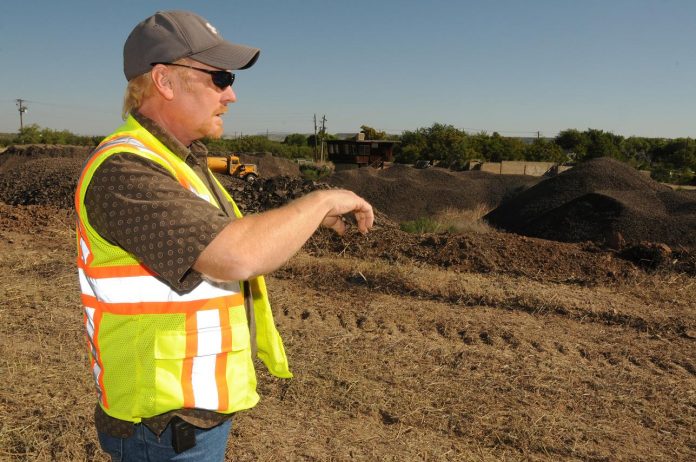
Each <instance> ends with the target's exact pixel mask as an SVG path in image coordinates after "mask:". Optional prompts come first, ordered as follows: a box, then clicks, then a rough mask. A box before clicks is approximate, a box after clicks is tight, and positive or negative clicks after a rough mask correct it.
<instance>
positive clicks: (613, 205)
mask: <svg viewBox="0 0 696 462" xmlns="http://www.w3.org/2000/svg"><path fill="white" fill-rule="evenodd" d="M484 218H485V219H486V220H487V221H488V222H489V223H490V224H492V225H493V226H495V227H497V228H500V229H503V230H506V231H509V232H514V233H517V234H522V235H525V236H533V237H540V238H543V239H549V240H555V241H563V242H582V241H593V242H595V243H598V244H600V245H610V246H612V247H618V248H621V247H623V246H625V245H631V244H638V243H641V242H658V243H665V244H668V245H669V246H673V247H675V248H687V249H693V248H694V247H695V246H696V194H694V193H693V192H691V191H673V190H672V189H670V188H669V187H667V186H664V185H662V184H660V183H657V182H655V181H653V180H652V179H650V178H649V177H647V176H645V175H643V174H641V173H640V172H638V171H637V170H635V169H634V168H631V167H630V166H628V165H626V164H624V163H622V162H619V161H616V160H614V159H609V158H599V159H594V160H591V161H588V162H585V163H583V164H580V165H578V166H576V167H574V168H573V169H571V170H568V171H566V172H563V173H562V174H560V175H558V176H556V177H553V178H549V179H547V180H545V181H542V182H540V183H539V184H537V185H535V186H533V187H531V188H529V189H528V190H526V191H523V192H521V193H520V194H519V195H517V196H516V197H514V198H512V199H511V200H509V201H507V202H505V203H503V204H501V205H500V206H499V207H497V208H496V209H495V210H493V211H491V212H490V213H489V214H487V215H486V216H485V217H484Z"/></svg>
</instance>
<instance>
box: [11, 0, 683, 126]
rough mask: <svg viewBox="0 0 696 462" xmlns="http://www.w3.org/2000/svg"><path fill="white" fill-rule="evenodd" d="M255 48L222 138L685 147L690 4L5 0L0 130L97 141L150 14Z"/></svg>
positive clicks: (670, 0) (117, 110) (117, 111)
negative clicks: (426, 133) (562, 139)
mask: <svg viewBox="0 0 696 462" xmlns="http://www.w3.org/2000/svg"><path fill="white" fill-rule="evenodd" d="M173 9H184V10H190V11H193V12H195V13H197V14H199V15H201V16H203V17H204V18H206V19H207V20H208V21H209V22H210V23H211V24H212V25H213V26H215V27H216V28H217V30H218V31H219V32H220V33H221V34H222V35H223V37H224V38H225V39H227V40H229V41H232V42H237V43H243V44H247V45H252V46H256V47H258V48H261V50H262V51H261V56H260V58H259V60H258V62H257V63H256V64H255V65H254V66H253V67H252V68H250V69H248V70H243V71H238V72H237V79H236V80H235V83H234V89H235V91H236V93H237V98H238V101H237V102H236V103H234V104H233V105H232V106H231V107H230V111H229V112H228V113H227V115H226V116H225V119H224V120H225V134H226V136H230V137H234V136H239V135H249V134H259V133H263V134H265V133H266V132H270V133H312V132H313V131H314V116H315V115H316V117H317V119H318V120H319V119H321V118H322V116H325V117H326V128H327V131H328V132H329V133H351V132H358V131H360V126H361V125H369V126H371V127H373V128H376V129H378V130H381V131H386V132H387V133H393V134H399V133H402V132H403V131H404V130H416V129H418V128H424V127H430V126H432V124H433V123H441V124H448V125H452V126H454V127H456V128H459V129H462V130H466V131H467V132H481V131H485V132H487V133H489V134H490V133H493V132H495V131H497V132H499V133H500V134H501V135H503V136H523V137H524V136H536V135H537V132H539V134H540V135H541V136H546V137H553V136H555V135H557V134H558V132H559V131H562V130H565V129H569V128H575V129H578V130H581V131H582V130H586V129H588V128H594V129H600V130H605V131H610V132H613V133H615V134H618V135H623V136H645V137H665V138H677V137H691V138H694V137H696V117H694V114H695V113H696V2H694V1H693V0H526V1H519V0H517V1H515V0H479V1H464V0H462V1H454V0H451V1H443V0H428V1H425V0H402V1H397V0H371V1H363V0H350V1H347V0H346V1H332V0H303V1H288V0H285V1H282V0H276V1H272V0H254V1H236V0H224V1H223V0H220V1H218V0H206V1H176V0H173V1H166V2H165V1H157V0H137V1H133V0H121V1H119V2H114V1H105V0H89V1H87V0H84V1H83V0H62V1H55V0H50V1H49V0H43V1H39V0H37V1H33V0H2V2H1V3H0V132H4V133H11V132H16V131H17V130H18V129H19V124H20V117H19V111H18V109H17V99H22V100H24V105H25V106H26V107H27V111H26V112H25V113H24V114H23V123H24V125H25V126H26V125H29V124H37V125H39V126H40V127H41V128H51V129H54V130H69V131H71V132H73V133H77V134H81V135H106V134H108V133H110V132H111V131H113V129H115V128H116V127H117V126H118V125H120V123H121V104H122V98H123V92H124V89H125V85H126V80H125V77H124V75H123V61H122V59H123V54H122V53H123V43H124V41H125V39H126V37H127V36H128V34H129V33H130V31H131V30H132V29H133V27H134V26H135V25H136V24H137V23H138V22H140V21H142V20H143V19H145V18H146V17H148V16H150V15H152V14H154V13H155V12H156V11H160V10H173Z"/></svg>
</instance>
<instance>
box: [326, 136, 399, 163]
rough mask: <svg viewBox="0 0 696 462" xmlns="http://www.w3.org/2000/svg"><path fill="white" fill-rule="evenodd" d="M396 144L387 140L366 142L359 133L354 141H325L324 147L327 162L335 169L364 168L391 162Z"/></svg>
mask: <svg viewBox="0 0 696 462" xmlns="http://www.w3.org/2000/svg"><path fill="white" fill-rule="evenodd" d="M398 143H399V142H398V141H388V140H366V139H364V134H362V133H359V134H358V135H357V136H356V138H355V139H350V140H326V147H327V151H328V153H329V160H330V161H331V162H333V163H334V164H335V165H336V166H337V167H340V166H341V165H346V166H348V165H350V166H357V167H366V166H368V165H374V166H378V165H381V164H382V163H384V162H392V161H393V160H394V146H395V145H396V144H398Z"/></svg>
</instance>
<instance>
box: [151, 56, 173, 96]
mask: <svg viewBox="0 0 696 462" xmlns="http://www.w3.org/2000/svg"><path fill="white" fill-rule="evenodd" d="M150 78H151V79H152V83H153V84H154V85H155V89H156V90H157V92H158V93H159V94H160V95H162V97H163V98H164V99H166V100H168V101H169V100H171V99H172V98H174V86H173V85H172V80H171V79H172V73H171V70H170V69H169V68H168V67H167V66H165V65H164V64H156V65H155V66H154V67H153V68H152V71H150Z"/></svg>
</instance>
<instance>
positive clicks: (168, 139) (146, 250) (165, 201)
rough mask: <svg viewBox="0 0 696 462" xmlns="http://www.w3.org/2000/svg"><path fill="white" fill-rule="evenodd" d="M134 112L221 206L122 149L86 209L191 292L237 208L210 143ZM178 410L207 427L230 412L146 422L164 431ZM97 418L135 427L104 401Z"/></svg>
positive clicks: (107, 428) (97, 225)
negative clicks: (187, 139)
mask: <svg viewBox="0 0 696 462" xmlns="http://www.w3.org/2000/svg"><path fill="white" fill-rule="evenodd" d="M133 117H134V118H135V119H136V120H137V121H138V122H139V123H140V124H141V125H142V126H143V128H145V129H146V130H148V131H149V132H150V133H152V134H153V135H154V136H155V137H157V138H158V139H159V140H160V141H161V142H162V143H163V144H164V145H165V146H166V147H167V148H169V149H170V150H171V151H172V152H173V153H174V154H176V155H178V156H180V157H181V158H182V159H184V160H185V161H186V163H187V164H188V165H189V166H191V167H192V168H193V170H194V171H195V172H196V174H197V175H198V176H199V177H200V178H201V179H202V180H203V182H204V183H205V184H206V185H208V186H209V188H210V189H211V190H212V191H213V192H214V193H215V196H216V199H217V201H218V203H219V204H221V206H222V209H218V208H217V207H215V206H213V205H211V204H209V203H208V202H206V201H205V200H203V199H201V198H200V197H198V196H196V195H195V194H194V193H192V192H191V191H189V190H188V189H186V188H183V187H182V186H181V184H180V183H179V182H178V181H177V180H176V178H174V177H173V176H172V175H171V174H170V173H169V172H168V171H167V170H166V169H164V168H163V167H162V166H160V165H158V164H156V163H154V162H152V161H150V160H148V159H145V158H143V157H142V156H138V155H136V154H132V153H119V154H114V155H112V156H110V157H109V158H108V159H107V160H106V161H104V163H102V164H101V165H100V166H99V168H98V169H97V170H96V172H95V173H94V176H93V178H92V181H91V182H90V184H89V186H88V187H87V191H86V194H85V210H86V211H87V216H88V218H89V222H90V224H91V225H92V227H93V228H94V229H95V230H96V231H97V232H98V233H99V234H100V235H101V236H102V237H103V238H104V239H106V240H107V241H109V242H111V243H112V244H115V245H118V246H119V247H122V248H123V249H124V250H126V251H127V252H129V253H131V254H133V255H134V256H135V257H136V258H137V259H138V260H140V261H141V262H143V263H144V264H145V265H146V266H147V267H148V268H150V269H151V270H152V271H153V272H154V273H155V274H156V275H157V276H158V277H159V278H160V279H161V280H162V281H164V282H165V283H166V284H168V285H169V286H170V287H172V289H174V290H175V291H176V292H178V293H186V292H190V291H191V290H193V289H194V288H195V287H196V286H197V285H198V284H199V283H200V282H201V281H202V276H201V274H200V273H198V272H197V271H195V270H194V269H193V268H192V266H193V264H194V263H195V261H196V259H197V258H198V256H199V255H200V253H201V252H202V251H203V249H204V248H205V247H206V246H207V245H208V244H210V243H211V242H212V241H213V239H215V237H216V236H217V235H218V234H219V233H220V231H222V229H223V228H224V227H225V226H227V224H228V223H229V222H230V221H231V220H232V219H233V218H231V217H234V214H233V212H232V210H231V207H230V206H229V204H228V203H227V201H226V200H225V199H224V196H223V195H222V192H221V191H220V190H219V187H218V186H217V184H215V182H214V181H211V179H210V177H209V175H210V173H209V171H208V170H207V163H206V162H207V161H206V156H207V149H206V148H205V146H204V145H203V144H202V143H200V142H194V143H193V144H192V145H191V146H190V148H187V147H186V146H184V145H182V144H181V143H180V142H179V141H178V140H176V139H175V138H174V137H172V136H171V135H169V134H168V133H167V132H166V131H165V130H164V129H163V128H161V127H160V126H158V125H157V124H156V123H155V122H154V121H152V120H150V119H148V118H146V117H144V116H142V115H140V114H134V115H133ZM175 415H178V416H179V417H181V418H182V419H183V420H186V421H187V422H189V423H191V424H193V425H196V426H198V427H202V428H210V427H213V426H215V425H218V424H219V423H221V422H222V421H223V420H225V419H227V418H229V415H227V414H220V413H217V412H213V411H206V410H200V409H181V410H176V411H171V412H168V413H166V414H162V415H160V416H155V417H151V418H148V419H143V423H144V424H145V425H147V427H148V428H150V429H151V430H152V431H153V432H155V433H156V434H158V435H159V434H161V433H162V432H163V431H164V429H165V428H166V426H167V425H168V424H169V421H170V420H171V418H172V417H174V416H175ZM95 423H96V427H97V430H98V431H100V432H103V433H107V434H109V435H112V436H115V437H119V438H125V437H128V436H130V435H131V434H132V433H133V424H132V423H131V422H127V421H123V420H119V419H115V418H113V417H111V416H109V415H107V414H106V413H105V412H104V411H103V410H102V408H101V407H100V406H99V405H97V409H96V412H95Z"/></svg>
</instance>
